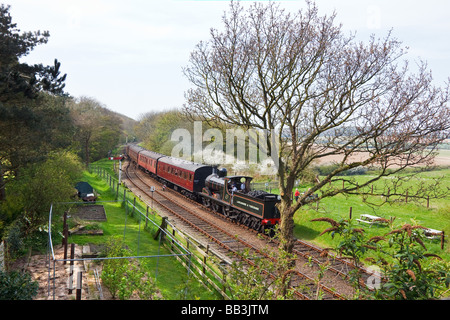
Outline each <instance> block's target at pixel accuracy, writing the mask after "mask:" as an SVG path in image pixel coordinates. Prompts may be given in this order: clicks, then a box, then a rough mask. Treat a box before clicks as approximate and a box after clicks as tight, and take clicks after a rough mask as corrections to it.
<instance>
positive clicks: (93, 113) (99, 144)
mask: <svg viewBox="0 0 450 320" xmlns="http://www.w3.org/2000/svg"><path fill="white" fill-rule="evenodd" d="M68 105H69V108H70V112H71V117H72V120H73V123H74V125H75V127H76V133H75V141H77V142H78V143H79V149H80V150H79V154H80V156H81V157H82V159H83V160H84V162H85V164H86V167H87V166H88V165H89V163H90V162H91V161H95V160H98V159H100V158H102V157H105V156H106V155H107V154H108V152H109V151H110V150H111V149H113V148H114V147H115V146H116V145H117V143H118V142H119V139H120V134H121V132H122V130H121V123H122V122H121V120H120V119H119V118H118V117H117V116H116V115H115V114H114V113H113V112H112V111H110V110H108V109H107V108H106V107H104V106H103V105H102V104H101V103H100V102H98V101H96V100H95V99H93V98H89V97H80V98H79V99H73V100H71V101H69V102H68Z"/></svg>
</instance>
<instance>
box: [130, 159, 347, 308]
mask: <svg viewBox="0 0 450 320" xmlns="http://www.w3.org/2000/svg"><path fill="white" fill-rule="evenodd" d="M125 173H126V176H127V178H128V180H129V182H130V183H131V184H133V186H134V187H135V188H137V189H139V190H140V192H141V193H144V194H145V195H146V196H148V197H150V198H152V199H153V201H155V202H156V203H157V204H158V205H159V206H160V207H162V208H163V209H164V210H166V211H167V212H169V213H170V214H171V215H172V216H173V217H176V219H177V220H179V221H182V222H183V224H185V225H186V226H187V227H188V228H190V229H191V230H192V232H195V233H199V234H201V235H202V236H204V237H207V238H208V239H209V240H210V241H212V242H213V243H215V244H216V245H217V247H218V248H219V249H218V250H219V251H220V253H221V255H222V256H228V257H233V258H232V260H236V259H244V260H245V262H246V263H248V264H251V265H253V264H254V262H253V261H252V259H248V258H245V257H243V256H242V252H243V250H244V249H246V250H248V252H249V255H248V256H250V257H254V256H259V257H261V256H265V257H266V258H268V259H273V258H271V257H269V256H267V254H265V253H263V252H262V251H261V250H259V249H257V248H256V247H255V246H253V245H252V244H250V243H249V242H247V241H244V240H243V239H241V238H239V237H236V235H235V234H234V233H231V232H229V231H228V230H226V228H222V227H220V226H219V225H217V224H212V223H211V222H210V219H205V218H204V217H202V216H201V215H200V214H199V213H198V210H197V209H196V210H193V209H190V208H188V206H187V205H186V202H189V203H191V204H195V205H196V206H197V207H198V208H199V209H201V210H205V209H206V210H207V211H209V212H208V214H211V213H214V214H215V215H216V216H217V217H218V218H220V219H222V220H224V221H226V220H227V219H226V218H225V217H224V216H222V215H219V214H217V213H215V212H214V211H212V210H210V209H208V208H205V207H203V206H202V205H200V204H199V203H197V202H194V201H192V200H189V199H187V198H185V197H182V196H181V195H179V194H178V193H177V192H175V191H172V190H170V189H167V190H166V191H159V190H155V191H154V192H152V193H150V191H149V190H150V185H149V183H148V182H146V181H145V180H147V179H151V178H150V177H148V176H145V178H143V177H142V176H141V175H140V174H139V173H138V172H136V171H135V170H133V169H131V168H130V166H129V165H128V166H127V167H126V171H125ZM152 183H153V181H152ZM155 183H157V182H155ZM157 184H158V185H159V183H157ZM227 222H228V221H227ZM228 223H229V222H228ZM247 229H248V230H252V229H249V228H247ZM301 244H302V242H301V241H299V242H298V246H297V244H296V248H295V252H294V253H295V254H298V255H299V256H302V257H308V259H310V260H311V259H313V260H317V262H316V261H315V262H316V263H320V261H319V259H318V258H316V257H314V256H315V254H316V253H317V252H318V251H317V250H316V249H315V248H313V247H308V248H309V250H308V251H306V250H305V248H307V246H305V245H301ZM305 244H306V243H305ZM269 276H271V277H274V276H273V275H269ZM290 277H291V280H290V286H291V287H292V288H293V289H294V295H295V296H296V297H297V298H298V299H305V300H310V299H316V297H317V292H318V290H317V289H320V292H321V293H322V299H324V300H336V299H338V300H344V299H345V298H344V296H343V295H341V294H339V293H337V292H336V291H335V290H333V289H331V288H330V287H328V286H326V285H325V284H321V283H317V280H316V279H314V277H313V276H311V275H308V274H306V273H304V272H301V271H298V270H291V271H290Z"/></svg>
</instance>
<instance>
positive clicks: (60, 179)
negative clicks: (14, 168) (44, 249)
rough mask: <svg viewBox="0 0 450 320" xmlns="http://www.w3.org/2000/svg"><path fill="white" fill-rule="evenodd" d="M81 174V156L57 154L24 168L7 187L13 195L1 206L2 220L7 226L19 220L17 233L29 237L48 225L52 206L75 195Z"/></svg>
mask: <svg viewBox="0 0 450 320" xmlns="http://www.w3.org/2000/svg"><path fill="white" fill-rule="evenodd" d="M81 172H82V166H81V163H80V161H79V159H78V157H76V156H75V155H74V154H71V153H70V152H54V153H52V154H50V155H49V157H48V159H47V160H46V161H42V162H39V163H33V164H30V165H28V166H27V167H26V168H22V170H21V172H20V175H18V176H17V177H16V178H15V179H14V181H13V182H11V183H10V184H9V185H8V192H9V193H10V196H9V197H8V198H7V199H6V200H5V201H3V202H2V203H0V220H3V221H6V222H7V223H8V224H9V223H12V222H13V221H14V220H17V221H16V226H19V230H16V231H15V232H14V233H15V234H20V236H21V238H22V239H21V240H23V239H25V238H28V237H29V236H30V235H31V234H32V233H33V232H34V231H36V230H38V229H39V227H41V226H42V225H43V224H45V225H46V224H47V221H48V212H49V208H50V205H51V204H52V203H56V202H68V201H70V200H71V197H72V196H73V195H75V194H76V190H75V188H74V186H75V184H76V182H78V179H79V178H80V176H81ZM0 236H3V228H0ZM31 245H32V244H31ZM31 245H30V246H31ZM19 249H21V248H19Z"/></svg>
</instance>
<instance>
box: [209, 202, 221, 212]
mask: <svg viewBox="0 0 450 320" xmlns="http://www.w3.org/2000/svg"><path fill="white" fill-rule="evenodd" d="M211 209H213V210H214V211H215V212H220V211H221V210H220V205H218V204H217V203H212V204H211Z"/></svg>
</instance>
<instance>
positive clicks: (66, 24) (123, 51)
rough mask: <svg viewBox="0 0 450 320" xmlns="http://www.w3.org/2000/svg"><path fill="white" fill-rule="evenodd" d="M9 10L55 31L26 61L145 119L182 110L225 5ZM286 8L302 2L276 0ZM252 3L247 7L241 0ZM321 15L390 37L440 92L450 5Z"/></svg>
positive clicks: (31, 2) (364, 5)
mask: <svg viewBox="0 0 450 320" xmlns="http://www.w3.org/2000/svg"><path fill="white" fill-rule="evenodd" d="M0 2H1V3H4V4H9V5H11V9H10V12H11V15H12V18H13V22H15V23H17V25H18V28H19V29H21V30H22V31H36V30H41V31H43V30H48V31H49V32H50V39H49V42H48V43H47V44H45V45H40V46H39V47H37V48H36V49H35V50H34V51H32V52H31V53H30V54H29V55H28V56H27V57H26V58H25V59H24V61H26V62H29V63H43V64H47V65H50V64H53V60H54V59H55V58H57V59H58V60H59V61H60V62H61V71H62V73H67V80H66V91H67V92H68V93H69V94H70V95H72V96H74V97H80V96H88V97H92V98H95V99H96V100H98V101H99V102H101V103H102V104H104V105H105V106H106V107H108V108H109V109H111V110H113V111H116V112H119V113H122V114H124V115H127V116H129V117H131V118H134V119H138V118H139V115H141V114H143V113H145V112H148V111H162V110H167V109H171V108H180V107H181V106H182V105H183V104H184V102H185V100H184V92H185V91H186V90H187V89H188V88H189V87H190V85H189V83H188V81H187V79H186V78H185V77H184V75H183V73H182V67H184V66H186V65H187V64H188V60H189V54H190V52H191V51H192V50H193V49H194V47H195V45H196V44H197V43H198V42H199V41H201V40H208V39H209V29H210V28H211V27H214V28H217V29H221V28H222V21H221V17H222V15H223V13H224V11H226V10H227V9H228V6H229V1H223V0H214V1H206V0H190V1H188V0H128V1H119V0H59V1H56V0H9V1H8V0H0ZM277 2H281V3H282V6H283V7H284V8H286V9H287V10H289V11H297V10H299V9H301V8H304V7H305V2H304V0H290V1H277ZM244 3H245V4H246V5H248V4H249V3H250V1H244ZM316 4H317V6H318V8H319V12H320V13H322V14H326V13H331V12H332V11H333V10H336V12H337V19H336V21H337V22H340V23H342V24H343V30H344V31H345V32H347V33H348V32H350V31H356V32H357V35H358V38H359V39H361V40H366V39H368V38H369V35H370V34H372V33H374V34H376V35H377V36H380V37H384V36H385V35H386V34H387V32H388V31H389V30H390V29H392V30H393V35H394V37H396V38H397V39H399V40H401V41H402V42H403V44H404V45H405V46H408V47H409V54H408V58H409V59H411V60H412V61H414V59H416V60H417V59H419V58H421V59H423V60H425V61H427V62H428V65H429V69H431V70H432V71H433V76H434V79H435V84H436V85H439V86H440V85H444V83H445V81H446V80H447V79H448V78H449V77H450V63H449V58H450V42H449V31H450V1H448V0H427V1H418V0H407V1H404V0H395V1H393V0H376V1H375V0H372V1H364V0H316Z"/></svg>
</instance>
